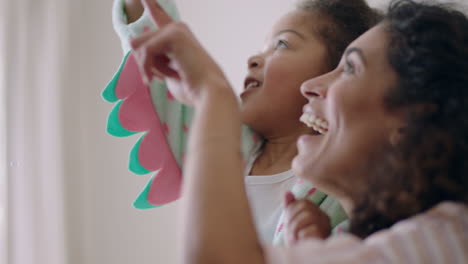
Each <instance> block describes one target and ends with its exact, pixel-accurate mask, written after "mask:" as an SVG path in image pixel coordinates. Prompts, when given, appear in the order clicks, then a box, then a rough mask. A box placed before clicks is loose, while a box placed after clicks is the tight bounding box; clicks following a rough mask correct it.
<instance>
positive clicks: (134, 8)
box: [125, 0, 144, 24]
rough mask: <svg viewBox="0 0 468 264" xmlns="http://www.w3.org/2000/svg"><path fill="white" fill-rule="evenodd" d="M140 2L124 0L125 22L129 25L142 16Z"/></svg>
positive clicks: (137, 0) (142, 9)
mask: <svg viewBox="0 0 468 264" xmlns="http://www.w3.org/2000/svg"><path fill="white" fill-rule="evenodd" d="M141 1H142V0H125V14H126V15H127V20H128V21H127V22H128V23H129V24H130V23H132V22H135V21H137V20H138V19H139V18H140V17H141V15H143V11H144V8H143V4H142V3H141Z"/></svg>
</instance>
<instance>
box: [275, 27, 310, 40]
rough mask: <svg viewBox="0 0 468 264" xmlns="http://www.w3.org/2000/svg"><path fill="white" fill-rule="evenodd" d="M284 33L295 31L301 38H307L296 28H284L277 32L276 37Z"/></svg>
mask: <svg viewBox="0 0 468 264" xmlns="http://www.w3.org/2000/svg"><path fill="white" fill-rule="evenodd" d="M283 33H293V34H295V35H297V36H298V37H300V38H301V39H305V37H304V35H302V34H301V33H299V32H297V31H296V30H294V29H284V30H281V31H279V32H278V33H276V35H275V36H276V37H277V36H279V35H281V34H283Z"/></svg>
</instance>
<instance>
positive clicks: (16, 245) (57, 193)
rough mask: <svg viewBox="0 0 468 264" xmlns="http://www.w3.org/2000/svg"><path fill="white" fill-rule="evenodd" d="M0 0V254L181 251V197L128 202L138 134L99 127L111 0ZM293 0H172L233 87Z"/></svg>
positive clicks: (130, 256)
mask: <svg viewBox="0 0 468 264" xmlns="http://www.w3.org/2000/svg"><path fill="white" fill-rule="evenodd" d="M0 1H1V6H2V8H1V9H0V20H1V23H0V59H1V60H0V264H7V263H8V264H65V263H66V264H103V263H112V264H128V263H138V264H149V263H152V264H154V263H164V264H171V263H177V260H178V254H177V251H176V245H177V233H178V230H177V218H178V209H179V203H178V202H176V203H173V204H170V205H167V206H164V207H161V208H158V209H152V210H148V211H139V210H136V209H134V208H133V207H132V205H131V204H132V202H133V200H134V199H135V197H136V195H137V194H138V193H139V192H140V190H141V189H142V188H143V187H144V185H145V184H146V182H147V180H148V178H149V175H146V176H137V175H132V174H131V173H130V172H129V171H128V169H127V159H128V153H129V151H130V149H131V147H132V146H133V144H134V143H135V141H136V140H137V136H133V137H128V138H114V137H111V136H110V135H108V134H106V132H105V127H106V120H107V116H108V114H109V111H110V110H111V108H112V105H111V104H109V103H106V102H104V101H103V100H102V99H101V95H100V94H101V91H102V90H103V89H104V87H105V86H106V84H107V82H108V81H109V80H110V79H111V77H112V76H113V74H114V73H115V71H116V70H117V67H118V66H119V64H120V61H121V59H122V52H121V49H120V42H119V40H118V39H117V36H116V35H115V34H114V32H113V29H112V24H111V7H112V2H113V1H112V0H100V1H94V0H14V1H12V0H0ZM463 1H464V0H463ZM387 2H388V1H387V0H374V1H370V3H371V4H372V5H374V6H376V5H377V6H384V5H385V3H387ZM294 3H295V1H294V0H287V1H286V0H256V1H249V0H236V1H220V0H176V4H177V6H178V8H179V11H180V14H181V17H182V19H183V20H184V21H185V22H187V23H188V24H189V25H190V26H191V28H192V30H193V31H194V32H195V34H196V35H197V36H198V37H199V39H200V40H201V42H202V43H203V44H204V45H205V46H206V47H207V49H208V51H209V52H210V53H211V55H212V56H214V57H215V59H216V60H217V61H218V62H219V64H220V65H221V66H222V67H223V68H224V69H225V72H226V73H227V75H228V77H229V78H230V80H231V83H232V85H233V86H234V87H241V85H242V82H243V79H244V76H245V74H246V69H247V67H246V66H247V62H246V61H247V58H248V57H249V56H250V55H252V54H255V53H256V52H257V51H259V50H261V49H262V47H263V40H264V38H265V36H266V34H267V32H268V30H269V28H270V26H271V25H272V24H273V23H274V21H275V20H277V19H278V18H279V17H280V16H281V15H283V14H284V13H286V12H287V11H288V10H290V9H291V8H292V7H293V4H294Z"/></svg>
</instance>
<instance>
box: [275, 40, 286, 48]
mask: <svg viewBox="0 0 468 264" xmlns="http://www.w3.org/2000/svg"><path fill="white" fill-rule="evenodd" d="M286 48H288V43H287V42H286V41H284V40H278V42H276V46H275V49H277V50H278V49H286Z"/></svg>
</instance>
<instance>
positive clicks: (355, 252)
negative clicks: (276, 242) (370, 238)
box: [264, 235, 385, 264]
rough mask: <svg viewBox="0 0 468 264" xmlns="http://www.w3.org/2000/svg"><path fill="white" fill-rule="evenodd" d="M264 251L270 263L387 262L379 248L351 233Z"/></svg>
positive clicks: (352, 263)
mask: <svg viewBox="0 0 468 264" xmlns="http://www.w3.org/2000/svg"><path fill="white" fill-rule="evenodd" d="M264 253H265V263H268V264H306V263H307V264H311V263H347V264H354V263H356V264H358V263H359V264H362V263H385V261H383V257H382V256H381V255H380V254H379V251H378V250H375V249H373V248H372V247H366V246H364V245H363V244H362V242H360V240H359V239H357V238H355V237H353V236H350V235H339V236H336V237H334V238H331V239H329V240H325V241H321V240H315V239H310V240H308V241H304V242H302V243H300V244H298V245H296V246H292V247H274V246H266V247H265V248H264Z"/></svg>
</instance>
